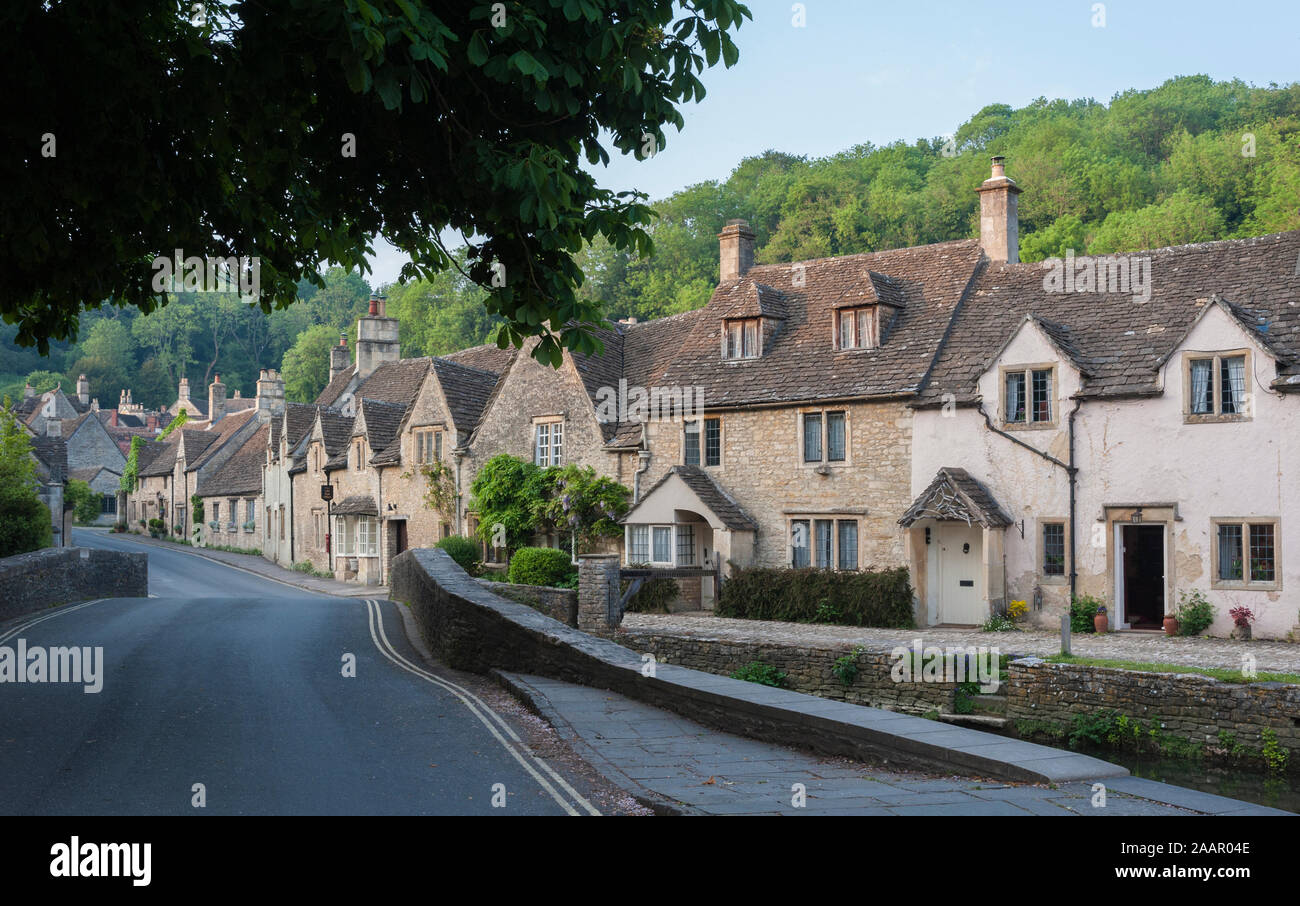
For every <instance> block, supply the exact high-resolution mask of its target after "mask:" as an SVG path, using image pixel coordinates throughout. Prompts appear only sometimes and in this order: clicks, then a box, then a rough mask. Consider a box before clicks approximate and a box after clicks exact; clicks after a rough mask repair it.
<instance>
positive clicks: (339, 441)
mask: <svg viewBox="0 0 1300 906" xmlns="http://www.w3.org/2000/svg"><path fill="white" fill-rule="evenodd" d="M317 411H318V413H319V416H320V428H321V434H322V436H323V438H324V441H325V453H326V455H327V456H333V455H335V454H336V453H339V452H340V451H341V452H344V453H346V452H347V449H348V439H349V438H351V437H352V422H353V420H354V417H353V416H351V415H344V414H343V413H342V412H339V411H338V410H337V409H326V408H323V407H322V408H321V409H319V410H317Z"/></svg>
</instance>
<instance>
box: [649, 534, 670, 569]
mask: <svg viewBox="0 0 1300 906" xmlns="http://www.w3.org/2000/svg"><path fill="white" fill-rule="evenodd" d="M651 531H652V534H653V537H654V556H653V558H652V560H653V562H655V563H672V562H673V530H672V527H671V526H667V525H656V526H654V527H653V528H652V530H651Z"/></svg>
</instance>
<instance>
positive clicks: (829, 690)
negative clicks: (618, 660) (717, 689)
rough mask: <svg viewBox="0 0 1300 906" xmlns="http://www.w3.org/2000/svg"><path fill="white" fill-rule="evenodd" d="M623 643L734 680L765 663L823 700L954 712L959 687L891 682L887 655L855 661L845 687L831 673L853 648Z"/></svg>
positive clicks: (631, 634) (650, 635)
mask: <svg viewBox="0 0 1300 906" xmlns="http://www.w3.org/2000/svg"><path fill="white" fill-rule="evenodd" d="M618 641H619V642H620V643H621V644H623V645H626V646H627V647H629V648H631V649H632V650H633V651H637V652H644V653H647V654H653V655H654V656H655V660H656V661H658V662H659V663H661V664H677V665H679V666H682V667H690V668H691V669H692V670H703V671H705V672H707V673H717V674H720V675H722V676H730V675H731V674H732V673H733V672H735V671H736V670H739V669H740V668H741V667H744V666H745V665H746V664H752V663H754V662H755V661H761V662H762V663H764V664H770V665H772V666H773V667H776V668H777V669H778V670H780V671H781V672H782V673H784V674H785V675H786V681H785V688H787V689H793V690H794V691H795V692H805V693H807V694H809V695H817V696H820V697H821V698H830V699H834V700H836V701H842V702H850V703H852V704H855V705H866V706H868V707H872V708H885V709H888V710H890V711H907V712H911V713H914V714H925V713H926V712H929V711H934V710H936V709H937V710H940V711H943V712H951V711H952V702H953V691H954V689H955V684H954V683H920V682H902V683H896V682H894V681H893V679H892V678H891V677H890V671H891V670H892V668H893V666H894V663H895V658H893V657H892V656H891V655H890V654H889V652H887V651H863V652H859V653H858V654H857V656H856V657H854V658H853V663H854V664H856V666H857V668H858V670H857V674H856V675H855V676H854V677H853V679H852V681H851V682H849V683H845V682H844V681H843V680H842V679H840V677H838V676H836V675H835V672H834V670H833V669H832V668H834V667H835V663H836V661H838V660H839V659H841V658H843V657H845V656H848V655H852V654H853V646H851V645H844V646H839V647H834V648H795V647H790V646H786V645H763V644H758V643H753V642H732V641H723V640H721V639H701V638H694V637H685V636H677V635H668V634H664V633H656V632H643V631H639V630H624V631H622V632H620V633H619V635H618Z"/></svg>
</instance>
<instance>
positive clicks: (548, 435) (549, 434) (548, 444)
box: [533, 418, 564, 469]
mask: <svg viewBox="0 0 1300 906" xmlns="http://www.w3.org/2000/svg"><path fill="white" fill-rule="evenodd" d="M563 462H564V420H563V419H560V418H552V419H535V420H534V421H533V464H534V465H537V466H540V467H542V468H543V469H545V468H548V467H550V466H558V465H562V464H563Z"/></svg>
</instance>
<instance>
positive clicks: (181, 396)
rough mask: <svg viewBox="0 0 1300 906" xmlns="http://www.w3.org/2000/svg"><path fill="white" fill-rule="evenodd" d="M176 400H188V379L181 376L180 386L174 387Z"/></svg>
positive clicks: (186, 401)
mask: <svg viewBox="0 0 1300 906" xmlns="http://www.w3.org/2000/svg"><path fill="white" fill-rule="evenodd" d="M176 401H177V402H185V403H188V402H189V401H190V379H189V378H187V377H183V378H181V383H180V386H179V387H177V388H176Z"/></svg>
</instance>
